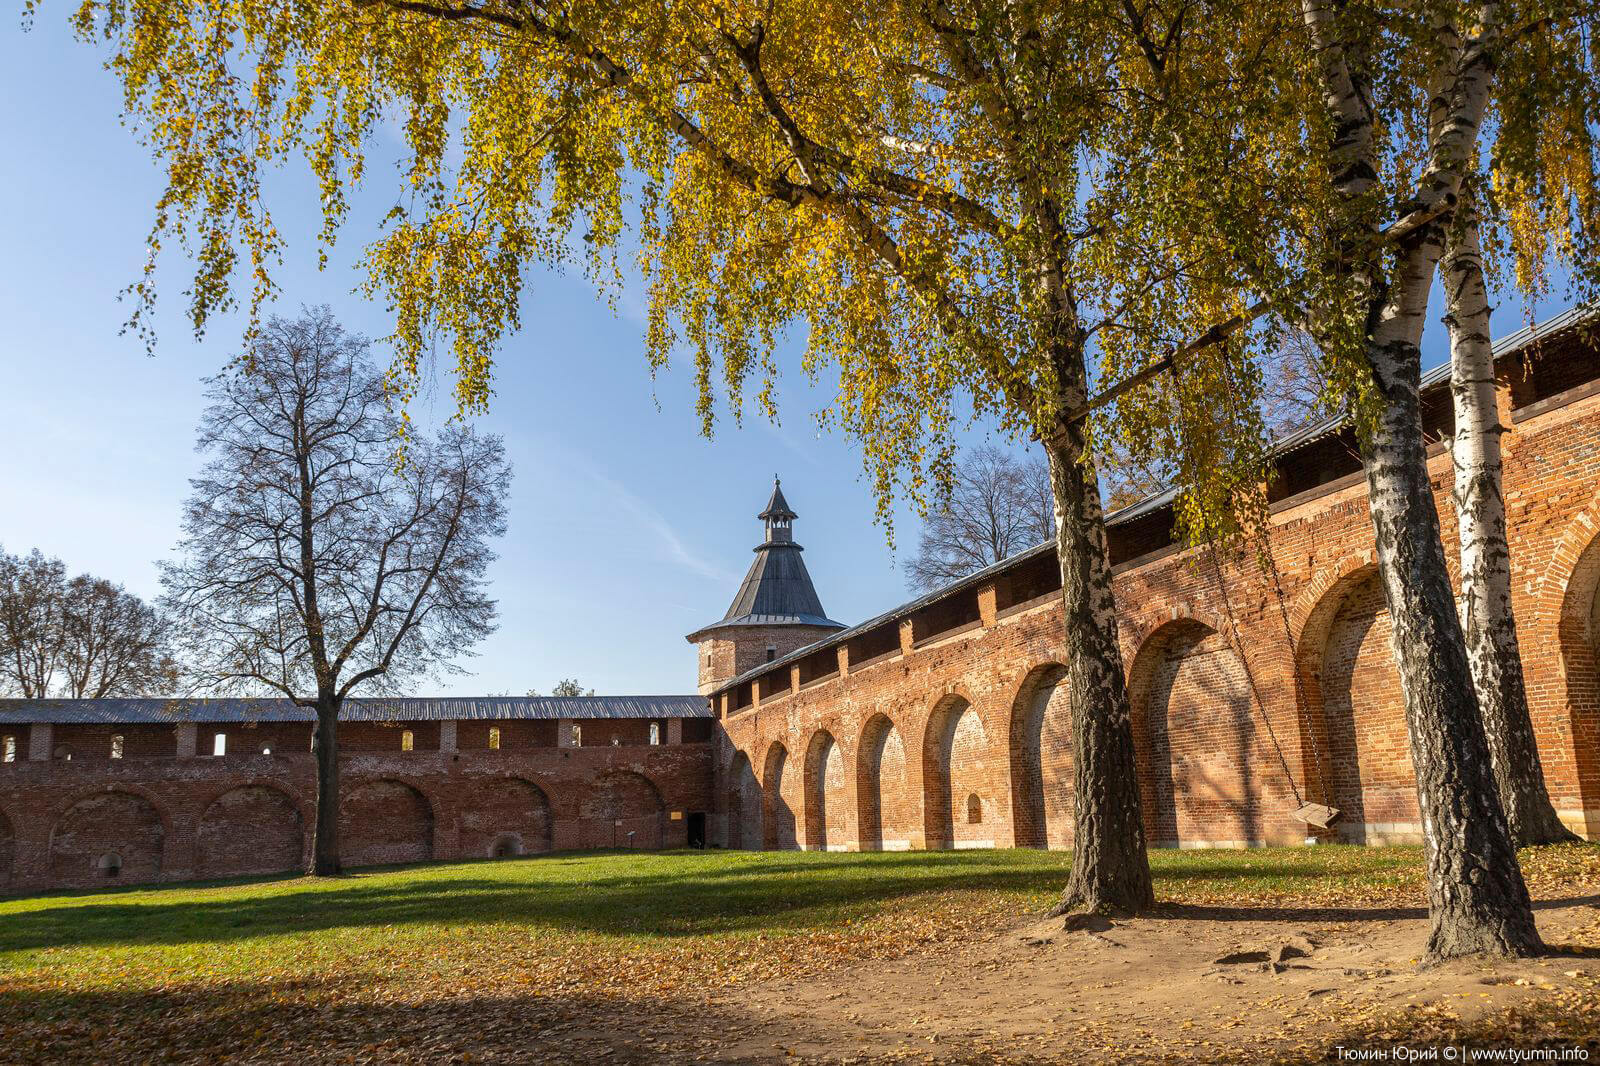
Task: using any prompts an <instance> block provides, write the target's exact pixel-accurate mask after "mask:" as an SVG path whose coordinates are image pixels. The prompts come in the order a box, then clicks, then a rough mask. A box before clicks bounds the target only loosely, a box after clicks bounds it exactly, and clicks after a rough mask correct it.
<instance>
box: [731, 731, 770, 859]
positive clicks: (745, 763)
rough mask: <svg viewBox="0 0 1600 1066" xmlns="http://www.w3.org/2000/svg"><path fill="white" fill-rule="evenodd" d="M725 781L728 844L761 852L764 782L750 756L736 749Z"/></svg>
mask: <svg viewBox="0 0 1600 1066" xmlns="http://www.w3.org/2000/svg"><path fill="white" fill-rule="evenodd" d="M723 780H724V781H725V782H726V783H727V804H726V811H727V829H726V834H727V838H726V846H727V847H730V848H741V849H745V850H749V851H759V850H761V846H762V844H763V842H764V841H763V835H764V834H763V826H764V825H765V823H766V819H765V817H764V815H763V812H762V803H761V782H760V781H758V780H757V779H756V771H755V767H754V766H752V765H751V764H750V756H749V755H747V754H745V753H744V752H743V751H735V752H734V753H733V760H732V761H731V762H730V763H729V765H728V770H727V773H726V775H725V776H724V778H723Z"/></svg>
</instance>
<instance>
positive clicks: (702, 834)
mask: <svg viewBox="0 0 1600 1066" xmlns="http://www.w3.org/2000/svg"><path fill="white" fill-rule="evenodd" d="M688 819H689V821H688V825H687V826H686V827H685V828H686V830H687V832H688V837H689V840H688V844H689V846H690V847H691V848H703V847H705V846H706V816H705V815H704V814H703V813H701V812H700V811H691V812H690V813H689V815H688Z"/></svg>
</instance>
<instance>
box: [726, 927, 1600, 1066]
mask: <svg viewBox="0 0 1600 1066" xmlns="http://www.w3.org/2000/svg"><path fill="white" fill-rule="evenodd" d="M1538 906H1539V907H1540V910H1539V928H1540V931H1541V933H1542V935H1543V936H1544V938H1545V940H1546V942H1547V943H1548V944H1550V945H1551V946H1552V947H1553V948H1555V949H1556V951H1557V952H1558V953H1557V954H1556V955H1554V956H1553V957H1547V958H1539V959H1528V960H1515V961H1507V962H1495V963H1486V962H1470V963H1469V962H1456V963H1450V964H1445V965H1441V966H1435V967H1427V968H1425V967H1421V966H1419V964H1418V960H1419V958H1420V956H1421V954H1422V950H1423V946H1424V943H1425V940H1426V936H1427V924H1428V923H1427V920H1426V917H1425V916H1424V914H1423V913H1422V912H1421V911H1416V910H1409V909H1395V908H1361V909H1346V910H1340V909H1330V910H1311V909H1294V908H1282V909H1271V908H1219V907H1183V906H1172V907H1169V908H1167V909H1166V910H1165V911H1164V912H1163V913H1162V914H1161V915H1159V916H1155V917H1145V918H1139V919H1133V920H1129V921H1125V922H1117V923H1113V924H1110V925H1105V924H1103V923H1100V922H1095V923H1090V924H1091V927H1090V928H1078V929H1070V930H1069V929H1067V928H1064V927H1063V925H1064V923H1063V922H1062V920H1060V919H1055V920H1049V921H1040V920H1037V919H1035V920H1032V921H1029V922H1025V923H1021V924H1019V925H1017V926H1015V927H1013V928H1009V929H1005V930H1002V931H999V932H997V933H996V934H995V935H993V936H991V937H989V938H986V939H981V940H976V941H971V942H967V943H963V944H951V945H939V946H936V947H934V948H931V949H928V948H925V949H919V950H918V951H917V952H916V953H914V954H911V955H907V956H905V957H902V958H899V959H895V960H892V961H887V962H872V963H863V964H860V965H857V966H853V967H848V968H846V969H845V970H844V971H842V972H835V973H833V974H830V975H829V976H828V977H827V978H825V979H819V980H808V981H801V982H783V981H779V982H771V983H767V984H763V985H758V986H752V987H747V988H739V989H734V990H729V991H727V992H726V993H724V994H720V995H717V996H714V997H713V1004H714V1013H715V1015H716V1016H717V1017H718V1018H719V1019H721V1020H723V1021H724V1024H728V1025H729V1030H728V1031H724V1032H723V1033H721V1034H720V1036H721V1039H720V1040H719V1041H718V1043H719V1044H720V1047H719V1048H718V1049H717V1050H716V1052H715V1053H714V1054H713V1055H712V1056H710V1057H712V1058H714V1059H717V1060H720V1061H730V1062H765V1061H777V1060H785V1061H794V1060H795V1059H796V1058H799V1059H801V1060H808V1061H821V1062H852V1061H854V1062H863V1061H874V1060H896V1059H904V1060H910V1061H923V1060H931V1061H978V1062H984V1061H1015V1062H1030V1061H1055V1060H1067V1061H1073V1060H1082V1061H1100V1062H1103V1061H1115V1060H1149V1061H1172V1060H1211V1059H1227V1058H1233V1057H1237V1058H1242V1059H1245V1060H1254V1061H1270V1060H1271V1059H1272V1058H1273V1057H1280V1058H1294V1057H1297V1056H1300V1055H1304V1056H1305V1057H1307V1058H1318V1059H1320V1058H1323V1057H1324V1056H1325V1055H1326V1052H1327V1049H1328V1048H1329V1047H1331V1046H1334V1045H1336V1044H1338V1043H1339V1042H1340V1040H1341V1039H1342V1038H1343V1036H1342V1034H1347V1035H1349V1036H1351V1037H1352V1038H1354V1039H1355V1042H1356V1043H1358V1044H1360V1043H1362V1041H1361V1040H1360V1039H1359V1036H1358V1034H1359V1033H1361V1032H1363V1029H1362V1026H1363V1024H1364V1023H1366V1022H1368V1021H1371V1020H1374V1019H1386V1018H1387V1019H1391V1022H1392V1018H1393V1017H1394V1016H1397V1015H1398V1016H1399V1017H1401V1018H1402V1019H1404V1018H1405V1017H1407V1016H1408V1014H1407V1012H1411V1014H1412V1015H1414V1016H1415V1017H1417V1018H1419V1019H1421V1018H1426V1019H1427V1020H1428V1024H1427V1025H1420V1024H1419V1025H1418V1026H1417V1027H1416V1029H1415V1032H1416V1033H1418V1034H1419V1036H1420V1035H1422V1034H1425V1033H1432V1034H1438V1033H1449V1034H1458V1033H1462V1032H1465V1031H1467V1029H1468V1027H1469V1026H1470V1025H1471V1023H1473V1022H1474V1021H1475V1020H1482V1019H1485V1018H1490V1017H1495V1016H1496V1012H1499V1011H1503V1010H1504V1009H1506V1008H1509V1007H1526V1006H1531V1005H1534V1004H1535V1001H1537V1000H1539V999H1540V998H1541V997H1543V999H1544V1002H1545V1003H1546V1004H1553V1005H1561V1004H1566V1003H1572V1002H1578V1003H1584V1002H1587V1003H1590V1004H1600V895H1597V896H1591V897H1586V898H1581V899H1567V900H1558V901H1545V902H1543V903H1541V904H1539V905H1538ZM1580 1009H1581V1008H1580ZM733 1018H739V1019H740V1021H738V1022H731V1024H730V1023H729V1019H733ZM746 1019H747V1020H746ZM1404 1028H1405V1027H1404V1024H1403V1023H1402V1031H1404ZM1521 1035H1522V1037H1526V1038H1528V1039H1537V1038H1538V1037H1539V1035H1540V1034H1538V1033H1537V1032H1534V1033H1526V1032H1525V1033H1523V1034H1521ZM1589 1035H1590V1036H1591V1037H1592V1038H1594V1039H1595V1040H1596V1041H1597V1043H1596V1045H1595V1048H1594V1050H1593V1051H1592V1052H1591V1053H1590V1055H1589V1059H1588V1061H1591V1062H1594V1061H1600V1032H1590V1033H1589Z"/></svg>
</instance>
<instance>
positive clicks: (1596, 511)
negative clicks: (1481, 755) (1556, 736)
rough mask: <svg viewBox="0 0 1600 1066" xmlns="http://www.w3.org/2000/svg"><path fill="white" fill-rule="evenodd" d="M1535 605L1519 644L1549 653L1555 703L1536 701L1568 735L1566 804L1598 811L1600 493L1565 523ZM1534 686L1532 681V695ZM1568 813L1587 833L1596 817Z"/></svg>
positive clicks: (1599, 738)
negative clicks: (1551, 710) (1570, 765)
mask: <svg viewBox="0 0 1600 1066" xmlns="http://www.w3.org/2000/svg"><path fill="white" fill-rule="evenodd" d="M1534 605H1535V606H1534V612H1533V618H1532V619H1531V620H1530V621H1531V624H1530V625H1528V626H1527V627H1526V630H1525V632H1524V634H1523V638H1522V645H1523V647H1524V648H1525V649H1526V648H1529V647H1533V646H1537V645H1543V646H1545V647H1547V648H1550V649H1551V650H1552V651H1553V652H1554V654H1553V655H1551V656H1550V659H1551V660H1552V663H1551V665H1552V666H1553V667H1554V669H1553V670H1552V671H1551V674H1553V680H1554V686H1553V687H1554V688H1555V692H1554V698H1553V699H1549V698H1547V699H1546V700H1541V701H1540V702H1541V703H1545V704H1546V705H1550V704H1553V705H1554V707H1556V708H1557V709H1558V710H1557V712H1556V713H1557V714H1558V715H1559V716H1560V717H1561V718H1562V719H1564V721H1562V722H1561V723H1560V726H1559V727H1558V732H1559V733H1567V734H1568V735H1569V736H1570V738H1571V740H1570V745H1571V750H1572V752H1573V757H1574V762H1575V764H1576V765H1575V766H1574V770H1575V773H1574V774H1573V775H1572V780H1571V783H1570V784H1568V785H1567V789H1568V790H1569V792H1570V790H1573V789H1574V786H1575V791H1576V792H1577V795H1576V796H1573V797H1572V800H1576V801H1577V804H1578V808H1579V812H1588V811H1594V810H1600V495H1597V496H1596V497H1595V499H1594V500H1593V501H1591V502H1590V504H1589V506H1588V507H1587V508H1585V509H1584V510H1583V511H1582V512H1580V513H1579V514H1578V515H1576V516H1575V517H1574V518H1573V519H1572V521H1571V522H1569V523H1568V524H1567V528H1566V530H1565V532H1563V534H1562V536H1561V539H1560V540H1559V541H1558V542H1557V544H1556V547H1555V550H1554V551H1553V552H1552V553H1551V556H1550V563H1549V565H1548V566H1547V567H1546V569H1545V571H1544V575H1543V577H1542V579H1541V581H1540V585H1539V587H1538V589H1537V591H1536V594H1535V598H1534ZM1530 637H1531V638H1532V639H1531V640H1530V639H1529V638H1530ZM1547 676H1548V675H1547ZM1532 682H1533V679H1532V678H1530V685H1529V694H1530V696H1532V695H1533V692H1534V684H1533V683H1532ZM1569 731H1570V732H1569ZM1549 765H1550V763H1549V762H1546V766H1549ZM1551 784H1552V785H1553V786H1554V785H1556V782H1552V783H1551ZM1553 791H1554V789H1553ZM1568 802H1571V801H1570V800H1569V801H1568ZM1562 805H1563V804H1558V806H1562ZM1574 813H1577V817H1578V818H1580V819H1584V820H1585V821H1586V822H1588V824H1587V825H1584V826H1581V827H1580V829H1582V830H1586V831H1587V832H1588V833H1589V834H1590V835H1593V832H1594V830H1593V828H1591V827H1592V825H1593V821H1592V819H1593V818H1594V816H1593V815H1586V814H1584V813H1578V812H1574Z"/></svg>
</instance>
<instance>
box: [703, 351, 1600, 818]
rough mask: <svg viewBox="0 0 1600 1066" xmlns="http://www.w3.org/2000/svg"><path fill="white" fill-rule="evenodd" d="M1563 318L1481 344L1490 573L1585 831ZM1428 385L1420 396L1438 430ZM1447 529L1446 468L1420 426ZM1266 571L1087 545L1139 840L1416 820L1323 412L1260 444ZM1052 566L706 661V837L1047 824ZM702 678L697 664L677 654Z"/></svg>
mask: <svg viewBox="0 0 1600 1066" xmlns="http://www.w3.org/2000/svg"><path fill="white" fill-rule="evenodd" d="M1595 356H1596V349H1595V347H1594V346H1593V345H1592V344H1591V343H1589V342H1588V341H1586V340H1585V339H1584V338H1582V337H1580V336H1578V335H1577V333H1576V331H1568V332H1567V333H1566V334H1563V335H1561V336H1559V337H1556V338H1555V339H1553V340H1552V339H1546V340H1545V341H1543V342H1541V344H1540V345H1539V347H1538V348H1537V349H1535V350H1533V351H1532V352H1531V353H1526V352H1524V353H1514V354H1513V355H1512V356H1510V357H1509V358H1506V359H1503V360H1502V363H1501V366H1500V373H1501V377H1502V381H1501V403H1502V416H1503V421H1504V422H1505V424H1506V425H1507V426H1508V427H1509V432H1508V433H1507V435H1506V437H1505V490H1506V505H1507V512H1508V520H1509V524H1510V530H1511V553H1512V564H1513V568H1514V584H1515V593H1514V596H1515V599H1514V608H1515V610H1516V613H1517V619H1518V625H1519V631H1520V636H1521V643H1522V651H1523V657H1524V668H1525V674H1526V678H1527V684H1528V692H1529V699H1530V702H1531V710H1532V714H1533V718H1534V723H1535V727H1536V730H1537V733H1538V739H1539V745H1540V753H1541V758H1542V760H1543V765H1544V769H1545V775H1546V778H1547V781H1548V783H1549V787H1550V792H1551V798H1552V799H1553V801H1554V803H1555V805H1556V808H1557V810H1558V812H1559V813H1560V815H1561V817H1562V819H1563V820H1564V821H1565V822H1566V823H1567V824H1568V825H1569V826H1571V827H1572V828H1574V829H1575V830H1576V831H1578V832H1580V833H1582V834H1585V835H1587V836H1589V837H1596V836H1600V672H1597V669H1596V633H1597V630H1600V600H1597V595H1596V593H1597V589H1600V380H1596V379H1597V378H1600V366H1597V361H1596V358H1595ZM1451 417H1452V416H1451V412H1450V403H1449V397H1448V394H1447V393H1446V392H1445V391H1444V390H1443V389H1439V388H1435V389H1434V390H1433V391H1432V392H1431V393H1430V394H1429V397H1428V401H1427V415H1426V424H1427V428H1428V432H1429V435H1430V437H1431V438H1433V439H1435V440H1442V439H1444V438H1445V437H1447V436H1448V433H1449V431H1450V423H1451ZM1431 455H1432V458H1431V460H1430V474H1431V476H1432V482H1433V487H1434V494H1435V504H1436V506H1437V508H1438V510H1439V513H1440V516H1441V519H1442V524H1443V527H1444V536H1445V541H1446V544H1445V547H1446V551H1447V553H1448V554H1449V555H1450V557H1451V558H1452V560H1454V558H1455V553H1456V550H1457V545H1456V530H1455V526H1456V523H1455V516H1454V510H1453V507H1452V505H1451V500H1450V487H1451V484H1452V470H1451V466H1450V461H1449V456H1448V455H1447V454H1446V453H1445V452H1444V450H1443V445H1442V443H1436V444H1435V445H1434V447H1433V449H1432V452H1431ZM1271 497H1272V499H1273V500H1274V503H1273V506H1272V522H1271V537H1270V543H1271V555H1272V558H1273V561H1274V564H1275V566H1276V569H1277V573H1278V577H1277V580H1276V581H1274V580H1272V579H1270V578H1269V577H1268V576H1267V575H1266V574H1264V573H1263V571H1262V570H1261V569H1260V568H1259V567H1258V565H1257V564H1256V562H1255V560H1254V558H1253V557H1252V556H1249V555H1240V556H1235V557H1225V558H1215V559H1214V558H1213V556H1212V555H1211V554H1210V553H1209V552H1208V551H1206V550H1203V549H1189V550H1182V549H1180V548H1179V547H1178V546H1176V545H1174V544H1173V543H1172V536H1171V513H1170V510H1165V511H1164V510H1162V509H1161V508H1155V509H1153V510H1150V511H1148V513H1144V514H1137V515H1135V516H1134V517H1132V518H1129V519H1125V520H1122V521H1119V523H1118V524H1117V525H1116V526H1114V527H1113V529H1112V557H1113V564H1114V566H1115V574H1116V577H1115V584H1116V593H1117V601H1118V608H1119V614H1120V622H1121V637H1122V648H1123V654H1124V660H1125V662H1126V664H1127V670H1128V678H1129V689H1130V696H1131V699H1132V704H1133V715H1134V735H1135V743H1136V747H1137V753H1138V766H1139V778H1140V781H1139V784H1140V790H1141V794H1142V798H1143V806H1144V812H1145V820H1146V829H1147V832H1148V837H1149V839H1150V841H1151V842H1152V843H1153V844H1157V845H1162V846H1180V847H1204V846H1246V845H1254V844H1267V843H1279V844H1282V843H1298V842H1300V841H1302V840H1303V839H1305V838H1306V836H1307V827H1306V826H1305V824H1304V823H1301V822H1298V821H1296V820H1294V819H1293V818H1292V817H1291V816H1290V815H1291V812H1292V811H1293V810H1294V809H1295V808H1296V806H1297V803H1296V798H1295V793H1296V791H1298V793H1299V795H1300V796H1301V797H1303V798H1304V799H1307V800H1314V801H1318V802H1325V803H1328V804H1330V805H1332V806H1335V807H1338V808H1339V809H1340V810H1341V811H1342V812H1343V817H1342V818H1341V820H1340V821H1339V822H1338V824H1337V827H1336V831H1335V832H1334V833H1331V834H1325V835H1326V836H1328V837H1330V838H1333V839H1340V840H1346V841H1351V842H1360V843H1386V842H1404V841H1416V840H1418V839H1420V827H1419V824H1418V822H1419V819H1418V814H1417V803H1416V795H1415V786H1414V779H1413V776H1412V770H1411V760H1410V755H1409V750H1408V746H1407V735H1406V727H1405V717H1404V710H1403V706H1402V701H1401V695H1400V690H1399V682H1398V675H1397V673H1396V670H1395V667H1394V663H1393V659H1392V655H1391V652H1390V648H1389V622H1388V615H1387V611H1386V610H1385V607H1384V603H1383V596H1382V592H1381V590H1380V587H1379V584H1378V581H1377V575H1376V567H1375V563H1374V555H1373V541H1372V528H1371V524H1370V519H1369V517H1368V515H1367V505H1366V486H1365V480H1364V478H1363V476H1362V474H1361V473H1360V464H1359V460H1358V459H1357V457H1356V455H1355V453H1354V440H1353V438H1352V437H1351V436H1350V435H1349V433H1348V432H1344V433H1334V434H1332V435H1329V436H1326V437H1324V438H1322V439H1320V440H1314V441H1311V442H1309V443H1307V444H1306V445H1304V446H1303V447H1301V448H1299V449H1296V450H1294V451H1291V452H1288V453H1286V454H1285V455H1284V456H1283V457H1282V458H1281V459H1280V461H1279V467H1278V473H1277V477H1276V479H1275V480H1274V482H1273V483H1272V487H1271ZM1059 588H1060V578H1059V574H1058V573H1057V572H1056V562H1055V556H1054V553H1053V551H1051V550H1048V549H1047V550H1043V551H1039V552H1036V553H1033V554H1031V555H1028V556H1024V557H1019V558H1018V559H1017V560H1014V561H1013V562H1011V563H1009V564H1007V565H1005V566H1002V567H998V568H994V569H993V570H991V571H990V572H987V573H986V574H985V575H983V576H981V577H980V578H978V579H975V580H973V581H971V582H969V583H967V584H965V585H959V586H955V587H953V588H952V590H950V591H949V592H948V593H947V594H945V595H943V596H941V597H938V598H935V599H934V600H933V601H932V602H923V601H919V603H917V604H912V605H908V607H907V608H905V609H903V610H902V611H901V612H899V616H898V617H896V616H895V614H894V613H891V615H890V616H889V617H888V618H887V619H885V620H884V621H882V622H881V624H875V625H873V626H871V627H870V628H869V629H868V630H867V631H862V630H860V629H858V630H855V631H851V632H850V633H846V634H842V635H841V636H840V638H839V639H837V640H833V641H831V642H829V643H828V644H825V645H823V646H820V647H818V648H816V649H815V650H813V651H811V652H809V653H806V655H805V656H804V657H803V658H800V659H798V660H797V661H791V662H782V661H780V662H778V663H775V664H774V668H773V669H771V670H768V671H765V672H763V673H761V674H759V675H755V676H753V677H751V676H746V677H744V678H730V676H729V675H726V674H724V675H722V678H721V679H720V683H717V684H710V685H706V686H705V687H704V688H703V691H706V690H709V691H710V692H711V693H712V699H713V706H714V708H715V710H716V711H717V712H718V714H719V716H720V718H721V721H722V726H723V732H724V736H723V737H722V738H721V741H720V749H719V752H718V758H717V782H716V802H717V809H718V818H717V820H716V824H715V826H714V829H713V837H714V839H718V840H720V841H722V842H723V843H724V844H725V845H726V846H729V847H743V848H751V847H769V848H770V847H801V848H829V849H836V848H843V849H851V850H854V849H879V848H884V849H889V848H905V847H913V848H921V847H957V848H960V847H989V846H997V847H1009V846H1013V845H1017V846H1034V847H1040V846H1049V847H1068V846H1070V844H1071V840H1072V810H1071V805H1072V783H1073V777H1072V759H1071V739H1070V729H1071V725H1070V723H1071V707H1070V706H1068V701H1067V699H1066V697H1065V693H1064V690H1060V689H1058V687H1057V682H1058V681H1060V679H1061V676H1062V673H1063V667H1062V665H1061V656H1062V643H1061V624H1062V623H1061V613H1060V607H1059V604H1058V602H1057V599H1056V597H1058V596H1059ZM703 680H704V679H703Z"/></svg>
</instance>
